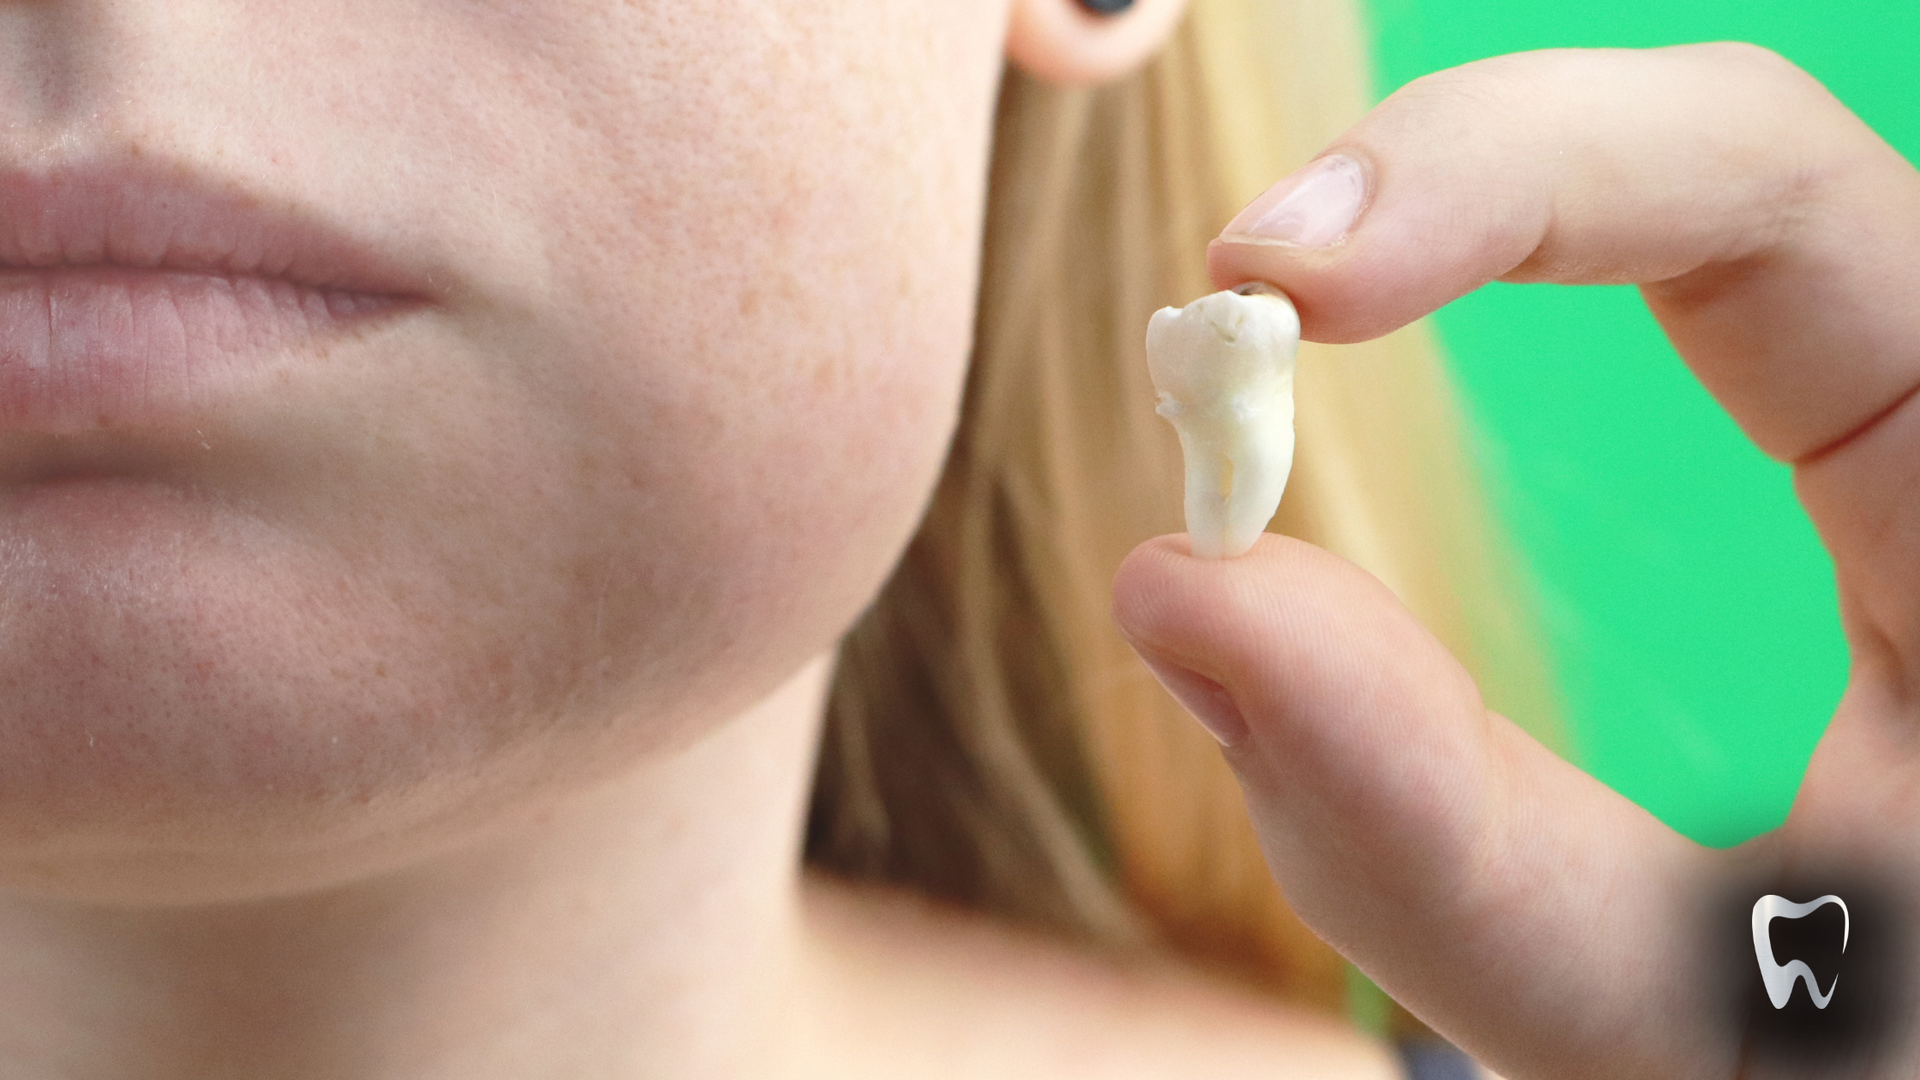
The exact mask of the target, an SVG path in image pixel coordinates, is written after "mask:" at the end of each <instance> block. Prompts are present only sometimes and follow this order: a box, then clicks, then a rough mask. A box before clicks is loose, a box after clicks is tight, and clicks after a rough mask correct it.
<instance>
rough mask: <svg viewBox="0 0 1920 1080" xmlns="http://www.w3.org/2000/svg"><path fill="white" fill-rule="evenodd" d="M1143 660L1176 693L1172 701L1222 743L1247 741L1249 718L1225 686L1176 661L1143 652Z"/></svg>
mask: <svg viewBox="0 0 1920 1080" xmlns="http://www.w3.org/2000/svg"><path fill="white" fill-rule="evenodd" d="M1134 651H1135V652H1139V650H1138V649H1135V650H1134ZM1140 659H1141V660H1143V661H1145V662H1146V665H1147V670H1149V671H1151V672H1153V677H1154V678H1156V679H1159V680H1160V685H1161V686H1164V687H1166V688H1167V693H1169V694H1172V695H1173V700H1175V701H1177V702H1179V703H1180V706H1181V707H1182V708H1184V709H1186V710H1187V711H1188V712H1190V713H1192V714H1193V718H1194V719H1195V720H1198V721H1200V726H1201V727H1203V728H1206V729H1207V733H1208V734H1209V735H1212V736H1213V737H1214V738H1215V739H1217V740H1219V742H1220V745H1221V746H1228V747H1232V746H1239V745H1240V744H1241V743H1243V742H1245V741H1246V740H1247V718H1246V717H1245V716H1242V715H1241V714H1240V706H1238V705H1235V704H1234V703H1233V695H1232V694H1229V693H1227V688H1226V687H1224V686H1221V685H1220V684H1219V683H1217V682H1214V681H1213V680H1212V679H1209V678H1207V677H1206V676H1204V675H1197V674H1195V673H1193V672H1191V671H1188V670H1187V669H1186V668H1183V667H1180V666H1179V665H1177V664H1170V663H1167V662H1166V661H1163V660H1155V659H1153V658H1152V657H1150V656H1148V655H1147V654H1146V653H1144V652H1141V653H1140Z"/></svg>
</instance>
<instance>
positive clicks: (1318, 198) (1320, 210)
mask: <svg viewBox="0 0 1920 1080" xmlns="http://www.w3.org/2000/svg"><path fill="white" fill-rule="evenodd" d="M1366 202H1367V174H1366V170H1364V169H1362V168H1361V167H1360V163H1359V162H1358V161H1356V160H1354V159H1353V158H1350V157H1348V156H1347V155H1345V154H1330V155H1328V156H1327V157H1323V158H1321V159H1320V160H1318V161H1316V162H1314V163H1313V164H1311V165H1308V166H1307V167H1306V168H1304V169H1301V170H1300V171H1299V172H1296V173H1294V174H1293V175H1292V176H1289V177H1287V178H1286V179H1285V180H1282V181H1280V182H1279V183H1277V184H1275V185H1273V186H1272V187H1270V188H1268V189H1267V191H1266V194H1264V195H1262V196H1260V197H1259V198H1257V199H1255V200H1253V202H1252V203H1251V204H1250V205H1249V206H1248V207H1247V208H1246V209H1245V210H1242V211H1240V216H1238V217H1236V218H1234V219H1233V220H1232V221H1231V222H1229V223H1228V224H1227V227H1226V228H1225V229H1223V230H1221V232H1220V239H1222V240H1224V241H1226V242H1227V243H1230V244H1284V245H1286V246H1289V247H1303V248H1324V247H1332V246H1333V245H1335V244H1337V243H1339V242H1340V241H1342V240H1344V239H1346V238H1347V233H1348V232H1349V231H1351V230H1352V228H1353V223H1354V221H1355V220H1357V219H1358V218H1359V217H1360V211H1361V209H1362V208H1363V207H1364V206H1365V205H1366Z"/></svg>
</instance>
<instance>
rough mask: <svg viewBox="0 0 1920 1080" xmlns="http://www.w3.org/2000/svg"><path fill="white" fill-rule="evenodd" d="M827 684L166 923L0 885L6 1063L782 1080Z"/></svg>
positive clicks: (16, 1073)
mask: <svg viewBox="0 0 1920 1080" xmlns="http://www.w3.org/2000/svg"><path fill="white" fill-rule="evenodd" d="M826 672H827V665H826V662H825V661H824V660H821V661H818V662H816V663H814V664H812V665H809V666H808V668H807V669H805V671H803V672H802V673H801V674H800V675H799V676H797V677H795V678H794V679H792V680H790V681H789V682H788V683H787V685H785V686H783V687H782V688H781V689H780V690H778V691H777V692H776V693H774V694H773V695H772V696H771V697H769V698H768V699H767V700H766V701H764V702H762V703H761V704H760V705H759V706H756V707H755V708H754V709H753V710H751V711H749V712H748V713H746V714H744V715H742V716H741V717H739V718H737V719H736V720H734V721H732V722H731V723H729V724H727V725H725V726H724V727H722V728H721V729H719V730H716V731H715V732H713V733H711V734H710V735H708V736H707V737H706V738H705V739H703V740H702V741H701V742H700V743H698V744H697V745H695V746H693V747H691V748H689V749H687V750H685V751H682V752H679V753H677V754H675V755H672V756H670V757H667V758H664V759H662V760H658V761H653V762H648V763H646V764H644V765H641V766H639V767H637V768H636V769H635V770H634V771H632V772H631V773H629V774H627V775H625V776H624V777H622V778H621V779H620V780H619V781H618V782H617V783H615V784H612V785H608V786H605V787H601V788H598V789H595V790H593V791H591V792H589V793H586V794H583V795H581V796H578V797H577V798H575V799H573V800H571V801H570V802H568V803H566V804H564V805H561V806H558V807H552V808H548V809H545V810H543V811H542V812H541V813H539V814H538V815H533V816H530V817H529V818H528V820H525V821H520V822H516V823H514V824H513V825H512V826H511V827H509V828H506V829H504V830H502V831H501V832H500V833H499V834H497V835H495V836H492V837H490V838H489V839H488V840H487V841H485V842H484V843H480V844H477V845H475V846H473V847H470V848H467V849H464V850H462V851H460V852H458V853H455V854H452V855H449V856H446V857H443V858H441V859H438V860H436V861H434V862H432V863H430V864H426V865H420V866H415V867H412V868H409V869H407V870H405V871H403V872H400V873H397V874H393V875H389V876H387V877H384V878H381V879H378V880H372V881H366V882H361V883H357V884H354V885H351V886H347V887H343V888H339V889H334V890H329V891H327V892H325V893H322V894H315V895H307V896H298V897H292V898H285V899H274V900H262V901H255V902H250V903H246V904H237V905H223V906H220V907H217V908H184V909H168V910H158V911H156V910H145V909H140V910H127V909H105V908H100V907H83V906H77V905H72V904H64V903H60V902H57V901H49V900H40V899H20V898H7V897H0V1074H4V1075H6V1076H8V1077H42V1076H47V1077H51V1076H67V1075H74V1076H114V1077H119V1078H125V1080H173V1078H176V1077H189V1076H190V1077H196V1078H214V1077H223V1078H224V1077H258V1076H274V1077H286V1078H290V1080H292V1078H301V1080H304V1078H308V1077H314V1078H318V1077H327V1078H330V1080H386V1078H400V1077H405V1078H407V1080H441V1078H446V1080H452V1078H455V1077H458V1078H460V1080H493V1078H502V1080H504V1078H506V1077H514V1078H516V1080H546V1078H558V1077H561V1076H567V1077H580V1076H594V1077H603V1076H604V1077H621V1078H629V1077H631V1078H636V1080H637V1078H648V1077H675V1078H683V1077H698V1078H702V1080H731V1078H733V1077H745V1076H750V1075H751V1076H755V1077H762V1078H765V1077H777V1076H780V1075H781V1072H780V1067H781V1063H783V1062H787V1061H790V1060H793V1055H791V1054H790V1053H789V1052H788V1051H789V1050H790V1049H791V1047H790V1046H788V1045H785V1044H786V1043H787V1041H788V1040H789V1039H790V1038H792V1037H794V1036H791V1035H789V1034H788V1033H790V1032H794V1031H797V1030H798V1029H797V1027H796V1024H795V1018H794V1017H792V1016H790V1015H787V1014H786V1012H785V1010H784V1009H783V1005H790V1003H792V1002H794V1001H796V1000H805V999H806V995H804V994H797V993H796V992H795V988H796V985H797V980H799V979H801V978H802V973H801V971H800V970H799V969H800V966H801V960H800V957H802V956H804V955H805V954H806V953H805V949H804V948H803V947H802V946H803V942H802V930H801V926H802V923H801V921H800V911H799V895H798V892H799V881H800V877H799V850H798V848H799V841H800V835H801V820H802V815H803V813H804V810H805V805H804V804H805V798H806V791H807V782H808V780H809V779H810V768H809V766H810V763H811V761H812V755H813V746H814V741H815V739H816V737H817V735H818V717H819V715H820V713H821V710H822V706H823V702H824V695H825V686H826Z"/></svg>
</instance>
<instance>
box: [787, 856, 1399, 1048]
mask: <svg viewBox="0 0 1920 1080" xmlns="http://www.w3.org/2000/svg"><path fill="white" fill-rule="evenodd" d="M805 890H806V905H805V910H806V919H807V923H808V926H807V931H808V932H807V940H808V941H809V942H810V945H809V948H810V949H812V950H813V951H814V957H813V959H814V960H815V961H816V962H815V963H814V964H813V965H811V966H812V968H813V970H814V971H816V972H818V973H819V980H820V981H819V982H818V983H817V984H816V985H817V986H818V988H819V990H820V995H819V997H818V998H817V1000H816V1004H820V1005H822V1006H823V1011H822V1015H823V1017H824V1019H823V1021H822V1027H821V1031H822V1038H823V1039H825V1040H826V1043H827V1045H830V1046H832V1047H834V1048H835V1049H836V1051H838V1052H830V1053H829V1054H828V1055H827V1056H831V1057H835V1058H840V1059H841V1060H842V1062H843V1063H849V1064H851V1065H852V1068H844V1067H843V1068H841V1069H840V1070H838V1072H839V1075H841V1076H843V1077H847V1078H849V1080H852V1078H856V1077H865V1076H868V1075H872V1076H890V1077H898V1076H914V1077H921V1078H927V1080H948V1078H954V1080H959V1078H972V1077H993V1078H995V1080H1024V1078H1028V1077H1031V1078H1034V1080H1040V1078H1048V1077H1073V1078H1075V1080H1136V1078H1141V1080H1144V1078H1148V1077H1155V1078H1157V1077H1180V1078H1181V1080H1209V1078H1215V1077H1218V1078H1222V1080H1226V1078H1237V1077H1249V1078H1251V1077H1259V1078H1261V1080H1291V1078H1295V1077H1298V1078H1301V1080H1305V1078H1308V1077H1312V1078H1317V1080H1398V1078H1399V1077H1400V1075H1401V1072H1400V1069H1399V1066H1398V1064H1397V1063H1396V1061H1395V1058H1394V1056H1393V1054H1392V1052H1391V1051H1390V1050H1389V1049H1388V1048H1387V1047H1386V1046H1385V1045H1384V1044H1383V1043H1381V1042H1379V1041H1378V1040H1375V1039H1371V1038H1368V1037H1367V1036H1365V1035H1362V1034H1360V1033H1359V1032H1357V1031H1355V1030H1354V1029H1353V1028H1352V1027H1351V1026H1350V1025H1348V1024H1346V1023H1345V1022H1343V1021H1342V1020H1340V1019H1339V1018H1337V1017H1329V1016H1326V1015H1324V1014H1321V1013H1318V1012H1314V1011H1310V1010H1306V1009H1300V1008H1293V1007H1289V1006H1288V1005H1286V1004H1285V1003H1284V1002H1278V1001H1275V1000H1273V999H1272V998H1270V997H1266V996H1263V995H1259V994H1257V993H1254V992H1251V991H1247V990H1242V989H1240V988H1237V987H1234V986H1232V985H1230V984H1228V983H1225V982H1222V981H1218V980H1214V979H1211V978H1208V977H1206V976H1204V975H1202V974H1200V973H1199V972H1197V971H1194V970H1192V969H1189V968H1186V967H1184V966H1181V965H1179V964H1177V963H1175V962H1173V961H1170V960H1169V961H1164V962H1152V963H1142V962H1120V961H1116V960H1110V959H1105V958H1101V957H1099V956H1096V955H1092V954H1089V953H1085V952H1081V951H1078V950H1075V949H1073V948H1071V947H1069V946H1066V945H1063V944H1061V943H1058V942H1056V941H1053V940H1051V939H1048V938H1045V937H1041V936H1037V935H1032V934H1027V933H1023V932H1021V931H1019V930H1015V929H1012V928H1009V927H1006V926H1004V925H1002V924H1000V923H997V922H994V921H992V920H990V919H986V918H984V917H981V916H979V915H977V914H975V913H971V912H968V911H965V910H963V909H959V908H955V907H951V906H947V905H941V904H937V903H934V902H931V901H928V900H925V899H923V898H920V897H917V896H915V895H913V894H909V893H904V892H900V891H894V890H886V889H879V888H872V887H865V886H855V885H850V884H846V883H841V882H836V881H833V880H832V879H829V878H825V877H819V876H814V875H808V877H807V884H806V886H805ZM843 1055H844V1056H843Z"/></svg>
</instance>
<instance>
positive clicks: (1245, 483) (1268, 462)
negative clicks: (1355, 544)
mask: <svg viewBox="0 0 1920 1080" xmlns="http://www.w3.org/2000/svg"><path fill="white" fill-rule="evenodd" d="M1299 346H1300V317H1299V315H1298V313H1296V312H1295V311H1294V308H1293V304H1292V303H1291V302H1290V301H1288V300H1287V298H1286V297H1285V296H1284V295H1283V294H1281V293H1280V291H1279V290H1277V289H1274V288H1273V287H1272V286H1269V285H1260V284H1256V285H1252V286H1242V287H1241V288H1240V289H1236V290H1232V291H1228V292H1218V293H1214V294H1212V295H1210V296H1203V297H1201V298H1200V299H1198V300H1195V301H1194V302H1193V303H1191V304H1188V305H1187V306H1186V307H1184V308H1171V307H1170V308H1162V309H1160V310H1159V311H1157V312H1155V313H1154V315H1153V319H1152V320H1151V321H1150V322H1149V323H1148V324H1147V370H1148V372H1149V374H1151V376H1152V378H1153V388H1154V390H1155V391H1156V392H1157V393H1158V394H1159V399H1160V400H1159V406H1158V408H1157V409H1156V410H1155V411H1157V412H1158V413H1159V414H1160V415H1161V416H1164V417H1166V418H1167V419H1168V420H1169V421H1171V422H1172V424H1173V427H1174V430H1175V431H1176V432H1178V433H1179V436H1180V449H1181V452H1182V453H1183V454H1184V455H1185V458H1186V472H1187V493H1186V512H1187V532H1188V534H1189V535H1190V536H1191V537H1192V540H1193V553H1194V554H1195V555H1196V556H1199V557H1200V558H1223V557H1225V558H1231V557H1233V556H1235V555H1242V554H1245V553H1246V551H1247V550H1248V549H1249V548H1251V547H1253V544H1254V542H1255V541H1256V540H1258V539H1259V538H1260V533H1261V531H1262V530H1264V529H1265V528H1266V525H1267V522H1268V521H1270V520H1271V519H1272V518H1273V513H1274V511H1275V510H1277V509H1279V507H1280V496H1281V494H1282V493H1283V492H1284V491H1285V490H1286V485H1287V474H1288V472H1289V471H1291V469H1292V467H1293V369H1294V355H1295V353H1296V352H1297V351H1298V349H1299Z"/></svg>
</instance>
